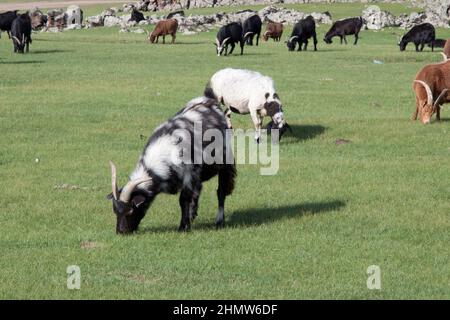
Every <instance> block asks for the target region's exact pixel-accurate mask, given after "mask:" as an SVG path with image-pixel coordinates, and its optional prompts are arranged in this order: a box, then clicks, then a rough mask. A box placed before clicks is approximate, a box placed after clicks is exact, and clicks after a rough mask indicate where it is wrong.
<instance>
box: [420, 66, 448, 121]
mask: <svg viewBox="0 0 450 320" xmlns="http://www.w3.org/2000/svg"><path fill="white" fill-rule="evenodd" d="M413 90H414V92H415V93H416V110H415V111H414V113H413V116H412V120H417V115H420V120H421V121H422V123H423V124H426V123H429V122H430V120H431V116H432V115H433V114H434V113H436V120H438V121H439V120H441V113H440V108H441V105H442V104H444V103H448V102H450V94H449V90H450V60H446V61H444V62H440V63H433V64H428V65H426V66H425V67H423V68H422V69H421V70H420V71H419V72H418V73H417V75H416V78H415V80H414V83H413ZM435 97H436V99H435Z"/></svg>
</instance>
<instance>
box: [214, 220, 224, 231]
mask: <svg viewBox="0 0 450 320" xmlns="http://www.w3.org/2000/svg"><path fill="white" fill-rule="evenodd" d="M223 227H225V221H219V222H216V230H218V229H223Z"/></svg>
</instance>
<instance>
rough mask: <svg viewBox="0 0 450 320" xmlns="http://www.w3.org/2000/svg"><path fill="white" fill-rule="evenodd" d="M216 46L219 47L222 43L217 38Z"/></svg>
mask: <svg viewBox="0 0 450 320" xmlns="http://www.w3.org/2000/svg"><path fill="white" fill-rule="evenodd" d="M216 45H217V46H218V47H219V46H220V42H219V39H217V38H216Z"/></svg>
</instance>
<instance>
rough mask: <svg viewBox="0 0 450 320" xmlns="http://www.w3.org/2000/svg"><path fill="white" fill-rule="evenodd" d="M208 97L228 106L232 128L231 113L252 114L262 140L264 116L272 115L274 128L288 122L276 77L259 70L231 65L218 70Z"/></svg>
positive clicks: (207, 91) (227, 111) (212, 79)
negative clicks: (232, 67) (274, 78)
mask: <svg viewBox="0 0 450 320" xmlns="http://www.w3.org/2000/svg"><path fill="white" fill-rule="evenodd" d="M205 96H207V97H210V98H214V99H216V100H217V101H219V102H221V103H222V104H223V105H224V106H225V107H226V110H225V115H226V118H227V124H228V127H229V128H232V124H231V112H234V113H239V114H248V113H250V116H251V118H252V121H253V124H254V126H255V140H256V142H258V143H259V138H260V136H261V126H262V122H263V118H264V117H266V116H269V117H271V118H272V121H273V123H274V126H273V127H274V128H278V129H282V128H283V127H284V126H285V125H287V123H286V121H285V120H284V114H283V109H282V106H281V101H280V98H279V96H278V94H277V93H276V91H275V87H274V83H273V80H272V78H270V77H266V76H263V75H262V74H260V73H259V72H255V71H250V70H242V69H231V68H227V69H222V70H220V71H217V72H216V73H215V74H214V75H213V76H212V77H211V79H210V80H209V82H208V84H207V85H206V88H205Z"/></svg>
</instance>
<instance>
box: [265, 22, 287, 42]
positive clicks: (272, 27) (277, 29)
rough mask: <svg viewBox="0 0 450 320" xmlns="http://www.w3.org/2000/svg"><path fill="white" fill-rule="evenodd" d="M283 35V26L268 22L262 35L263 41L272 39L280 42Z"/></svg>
mask: <svg viewBox="0 0 450 320" xmlns="http://www.w3.org/2000/svg"><path fill="white" fill-rule="evenodd" d="M282 34H283V24H282V23H279V22H269V23H268V24H267V27H266V31H265V32H264V34H263V39H264V41H267V40H269V38H272V39H273V40H274V41H280V39H281V35H282Z"/></svg>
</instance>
